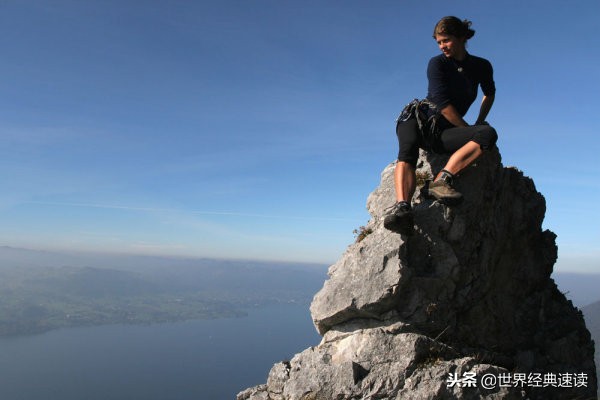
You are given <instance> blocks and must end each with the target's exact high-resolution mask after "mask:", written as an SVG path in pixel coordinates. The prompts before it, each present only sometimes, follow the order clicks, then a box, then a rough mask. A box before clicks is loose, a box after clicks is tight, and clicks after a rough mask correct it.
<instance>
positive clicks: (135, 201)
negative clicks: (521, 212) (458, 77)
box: [0, 0, 600, 271]
mask: <svg viewBox="0 0 600 400" xmlns="http://www.w3.org/2000/svg"><path fill="white" fill-rule="evenodd" d="M445 15H457V16H459V17H460V18H468V19H470V20H472V21H473V28H474V29H475V30H476V32H477V33H476V35H475V37H474V38H473V39H472V40H470V41H469V51H470V52H471V53H473V54H476V55H479V56H483V57H486V58H488V59H489V60H490V61H491V62H492V64H493V65H494V71H495V80H496V86H497V89H498V92H497V98H496V103H495V105H494V108H493V110H492V112H491V114H490V116H489V118H488V120H489V121H490V122H491V123H492V124H493V125H494V126H495V127H496V128H497V130H498V132H499V135H500V139H499V147H500V150H501V152H502V155H503V162H504V164H505V165H514V166H517V167H519V168H520V169H521V170H523V171H524V173H525V174H526V175H528V176H531V177H532V178H533V179H534V180H535V183H536V185H537V188H538V190H539V191H541V192H542V193H543V194H544V195H545V197H546V200H547V214H546V220H545V223H544V224H545V227H546V228H548V229H551V230H553V231H554V232H556V233H557V234H558V244H559V254H560V260H559V264H558V266H557V269H559V270H563V271H579V270H587V271H591V270H595V271H598V261H596V260H598V256H600V254H599V253H600V249H599V247H598V243H599V242H600V237H599V231H600V229H599V228H598V226H600V212H599V211H598V210H599V208H598V204H599V203H600V201H599V200H600V195H599V193H600V180H599V179H598V177H599V176H600V168H599V167H598V163H597V159H598V156H599V154H600V145H599V143H600V141H599V140H598V137H597V135H598V126H599V124H598V120H599V118H598V112H597V110H596V108H597V106H598V97H599V95H600V91H599V88H600V85H599V80H598V74H597V69H598V65H600V51H599V47H600V46H599V45H598V40H597V33H596V30H597V29H596V27H597V20H598V17H599V16H600V2H598V1H596V0H587V1H575V2H568V1H555V2H547V1H544V2H542V1H495V2H492V1H482V0H476V1H475V0H473V1H456V2H448V1H431V2H428V3H426V4H425V3H422V2H404V1H372V2H367V1H262V0H261V1H173V0H171V1H151V0H149V1H141V0H140V1H126V0H121V1H112V0H102V1H100V0H97V1H96V0H86V1H75V0H73V1H66V0H56V1H52V2H49V1H27V0H19V1H10V0H8V1H3V2H1V3H0V46H1V49H0V50H1V54H2V60H1V61H0V72H1V74H2V77H3V79H2V84H1V92H0V93H1V95H0V101H1V102H2V104H1V105H0V133H1V135H2V138H3V140H2V142H3V145H2V146H0V179H1V181H2V187H3V188H2V190H1V191H0V221H2V222H1V223H0V245H9V246H20V247H28V248H36V249H60V250H93V251H107V252H132V253H143V254H161V255H163V254H164V255H180V256H206V257H227V258H252V259H270V260H294V261H314V262H323V263H331V262H334V261H335V260H336V259H337V258H338V257H339V256H340V255H341V254H342V252H343V251H344V249H345V248H346V246H347V245H348V244H350V243H351V242H352V241H353V240H354V237H353V234H352V231H353V229H355V228H356V227H358V226H360V225H363V224H365V223H366V222H367V220H368V214H367V212H366V210H365V202H366V198H367V196H368V194H369V193H370V192H371V191H372V190H373V189H374V188H375V187H376V186H377V184H378V182H379V174H380V172H381V170H382V169H383V168H384V167H385V166H386V165H387V164H388V163H389V162H392V161H393V160H394V158H395V155H396V152H397V142H396V138H395V134H394V119H395V117H396V115H397V114H398V112H399V111H400V109H401V108H402V107H403V105H404V104H405V103H407V102H408V101H409V100H411V99H412V98H415V97H424V96H425V94H426V85H427V82H426V76H425V68H426V65H427V61H428V60H429V58H430V57H432V56H434V55H437V54H438V49H437V47H436V45H435V42H434V41H433V39H432V38H431V33H432V30H433V26H434V24H435V23H436V22H437V20H439V18H441V17H442V16H445ZM476 104H477V103H476ZM476 104H474V106H473V107H472V109H471V112H470V114H468V116H467V121H471V122H472V121H473V120H474V119H475V112H476V111H477V107H476Z"/></svg>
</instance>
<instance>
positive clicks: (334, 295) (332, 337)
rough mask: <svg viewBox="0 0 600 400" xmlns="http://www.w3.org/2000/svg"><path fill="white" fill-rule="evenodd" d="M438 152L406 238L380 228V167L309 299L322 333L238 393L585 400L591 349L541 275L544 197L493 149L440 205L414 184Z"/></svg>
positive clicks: (547, 267) (387, 174)
mask: <svg viewBox="0 0 600 400" xmlns="http://www.w3.org/2000/svg"><path fill="white" fill-rule="evenodd" d="M446 160H447V158H446V157H443V156H437V155H429V154H427V153H426V152H421V155H420V158H419V163H418V165H417V166H418V169H417V176H418V177H419V188H417V192H416V193H415V197H414V198H413V208H414V213H415V233H414V235H412V236H401V235H399V234H396V233H392V232H390V231H387V230H386V229H385V228H384V227H383V217H384V215H385V214H386V209H387V208H389V207H390V206H392V205H393V203H394V201H395V200H394V199H395V196H394V183H393V169H394V165H393V164H391V165H389V166H387V167H386V168H385V169H384V171H383V172H382V175H381V184H380V186H379V187H378V188H377V189H375V191H374V192H373V193H371V195H370V196H369V198H368V200H367V208H368V210H369V213H370V214H371V216H372V218H371V220H370V221H369V222H368V224H367V225H366V226H365V227H364V234H363V235H361V239H362V240H360V241H357V242H356V243H354V244H352V245H350V246H349V247H348V249H347V250H346V252H345V253H344V254H343V255H342V257H341V258H340V260H339V261H338V262H337V263H335V264H334V265H332V266H331V267H330V269H329V279H328V280H327V281H326V282H325V284H324V286H323V288H322V289H321V290H320V291H319V292H318V293H317V294H316V295H315V297H314V299H313V302H312V304H311V314H312V318H313V321H314V324H315V327H316V328H317V330H318V331H319V333H320V334H321V335H323V340H322V341H321V343H320V344H319V345H318V346H316V347H313V348H310V349H307V350H305V351H304V352H302V353H300V354H298V355H296V356H295V357H294V358H293V359H292V360H291V361H290V362H289V363H279V364H276V365H275V366H274V367H273V369H272V370H271V372H270V374H269V378H268V382H267V384H266V385H261V386H258V387H255V388H251V389H248V390H246V391H244V392H242V393H240V394H239V395H238V400H246V399H249V400H252V399H254V400H256V399H266V400H268V399H271V400H284V399H286V400H287V399H289V400H292V399H305V400H307V399H340V400H341V399H454V398H455V399H481V398H485V399H513V398H514V399H526V398H529V399H573V398H581V399H586V398H596V397H595V395H596V385H597V383H596V367H595V364H594V344H593V342H592V341H591V338H590V334H589V332H588V330H587V329H586V327H585V323H584V320H583V317H582V314H581V312H580V311H579V310H577V309H576V308H575V307H574V306H573V305H572V303H571V302H570V301H567V300H566V298H565V297H564V295H563V294H562V293H561V292H560V291H559V290H558V289H557V287H556V285H555V283H554V281H553V280H552V279H551V277H550V275H551V273H552V268H553V265H554V262H555V261H556V256H557V248H556V245H555V237H556V235H555V234H554V233H552V232H550V231H548V230H542V228H541V225H542V221H543V218H544V214H545V200H544V197H543V196H542V195H541V194H540V193H539V192H537V190H536V189H535V185H534V183H533V181H532V180H531V179H529V178H527V177H525V176H524V175H523V173H522V172H521V171H519V170H518V169H516V168H511V167H503V166H502V164H501V161H500V154H499V153H498V152H497V151H493V152H489V153H486V154H485V155H484V156H483V157H481V158H480V159H479V160H478V162H477V164H476V165H473V166H471V167H470V168H468V169H467V170H465V171H464V172H463V173H462V174H461V176H460V178H459V179H458V180H457V181H456V188H457V190H459V191H461V192H462V193H463V195H464V198H465V200H464V201H463V203H462V204H460V205H458V206H454V207H448V206H445V205H443V204H440V203H439V202H437V201H433V200H432V199H428V198H426V196H425V195H424V193H425V192H426V191H425V190H424V188H425V186H426V185H427V184H428V181H427V179H428V178H429V179H430V178H431V177H432V176H434V173H435V172H437V171H439V170H440V169H441V167H442V166H443V165H444V164H445V162H446ZM484 377H488V378H487V379H488V380H489V379H495V382H496V383H495V384H493V385H492V384H490V383H489V382H488V383H485V382H484V380H485V379H486V378H484ZM501 383H502V384H501ZM559 385H560V387H559Z"/></svg>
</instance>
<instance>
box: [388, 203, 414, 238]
mask: <svg viewBox="0 0 600 400" xmlns="http://www.w3.org/2000/svg"><path fill="white" fill-rule="evenodd" d="M413 225H414V217H413V212H412V209H411V208H410V204H408V203H407V202H405V201H401V202H398V203H396V204H394V205H393V206H392V207H391V208H390V213H389V214H388V215H386V217H385V218H384V220H383V226H384V227H385V228H386V229H388V230H390V231H392V232H396V233H399V234H401V235H412V233H413Z"/></svg>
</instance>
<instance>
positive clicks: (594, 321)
mask: <svg viewBox="0 0 600 400" xmlns="http://www.w3.org/2000/svg"><path fill="white" fill-rule="evenodd" d="M581 311H582V312H583V315H584V317H585V324H586V326H587V328H588V330H589V331H590V333H591V334H592V339H594V343H595V346H596V369H598V368H600V301H597V302H595V303H593V304H590V305H588V306H585V307H583V308H582V309H581Z"/></svg>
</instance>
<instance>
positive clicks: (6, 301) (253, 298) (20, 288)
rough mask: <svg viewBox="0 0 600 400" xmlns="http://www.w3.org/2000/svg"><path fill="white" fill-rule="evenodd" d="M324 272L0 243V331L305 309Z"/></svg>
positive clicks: (11, 332)
mask: <svg viewBox="0 0 600 400" xmlns="http://www.w3.org/2000/svg"><path fill="white" fill-rule="evenodd" d="M325 278H326V266H324V265H315V264H301V263H283V262H282V263H276V262H260V261H243V260H213V259H179V258H168V257H146V256H128V255H98V254H86V253H79V254H61V253H57V252H38V251H31V250H27V249H16V248H10V247H0V335H20V334H31V333H40V332H45V331H48V330H51V329H56V328H60V327H69V326H82V325H101V324H109V323H110V324H112V323H133V324H147V323H156V322H166V321H174V320H186V319H204V318H219V317H231V316H239V315H243V314H244V313H245V311H244V310H245V309H247V308H249V307H256V306H262V305H266V304H272V303H290V302H294V303H305V304H306V305H307V308H308V303H309V302H310V300H311V299H312V296H313V295H314V294H315V293H316V292H317V291H318V290H319V288H320V287H321V286H322V284H323V281H324V280H325Z"/></svg>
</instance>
